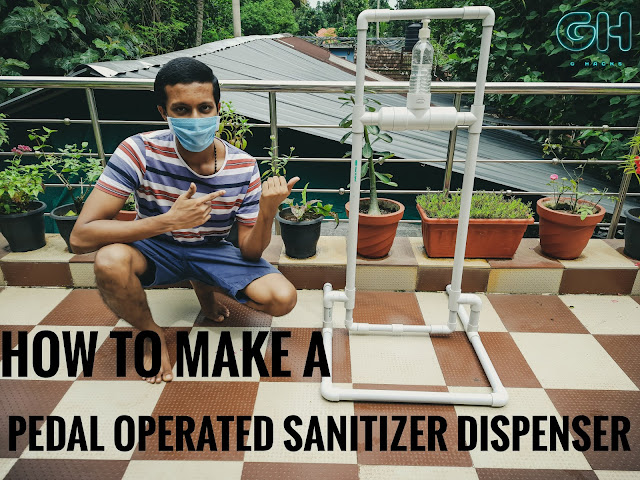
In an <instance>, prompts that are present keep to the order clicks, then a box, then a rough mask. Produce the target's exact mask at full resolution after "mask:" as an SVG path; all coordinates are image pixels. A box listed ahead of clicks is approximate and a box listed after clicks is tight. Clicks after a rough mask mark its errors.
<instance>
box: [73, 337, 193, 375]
mask: <svg viewBox="0 0 640 480" xmlns="http://www.w3.org/2000/svg"><path fill="white" fill-rule="evenodd" d="M113 331H116V332H131V333H132V336H131V338H130V339H128V340H127V342H126V357H125V358H126V366H127V371H126V376H124V377H118V376H117V375H116V345H117V341H116V339H115V338H110V337H109V338H107V339H106V340H105V341H104V343H103V344H102V345H101V346H100V348H99V349H98V351H97V352H96V356H95V360H94V363H93V372H92V374H91V376H90V377H87V376H85V374H84V372H83V373H81V374H80V376H79V377H78V380H136V381H141V380H140V376H139V375H138V374H137V372H136V368H135V357H134V345H135V339H136V335H137V334H138V333H139V330H136V329H133V328H121V327H118V328H114V329H113ZM179 331H182V332H187V333H188V332H189V331H191V329H190V328H172V327H167V328H165V329H164V333H165V336H166V339H167V348H168V350H169V358H170V360H171V365H175V363H176V334H177V332H179Z"/></svg>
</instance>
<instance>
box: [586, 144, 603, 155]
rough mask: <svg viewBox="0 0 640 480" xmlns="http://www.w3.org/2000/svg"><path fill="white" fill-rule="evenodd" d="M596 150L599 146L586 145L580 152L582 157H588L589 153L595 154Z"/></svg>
mask: <svg viewBox="0 0 640 480" xmlns="http://www.w3.org/2000/svg"><path fill="white" fill-rule="evenodd" d="M598 150H600V146H599V145H594V144H591V145H587V147H586V148H585V149H584V150H583V151H582V153H583V155H588V154H590V153H593V152H597V151H598Z"/></svg>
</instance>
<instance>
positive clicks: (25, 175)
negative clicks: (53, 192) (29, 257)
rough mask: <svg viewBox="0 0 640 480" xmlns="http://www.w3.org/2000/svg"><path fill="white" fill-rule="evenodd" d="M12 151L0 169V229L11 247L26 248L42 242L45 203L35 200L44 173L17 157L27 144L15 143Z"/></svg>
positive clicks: (24, 150)
mask: <svg viewBox="0 0 640 480" xmlns="http://www.w3.org/2000/svg"><path fill="white" fill-rule="evenodd" d="M0 128H1V127H0ZM0 145H1V143H0ZM12 151H13V153H14V157H13V158H12V159H11V160H5V163H6V164H7V165H6V167H5V168H4V170H2V171H0V233H2V235H3V236H4V237H5V238H6V239H7V241H8V242H9V248H11V250H12V251H14V252H28V251H31V250H37V249H39V248H42V247H44V246H45V244H46V240H45V236H44V232H45V230H44V212H45V210H46V208H47V205H46V204H45V203H44V202H41V201H39V200H38V194H40V193H42V192H43V191H44V186H43V177H44V175H43V169H42V166H41V165H39V164H36V165H25V164H23V163H22V158H21V157H22V155H23V153H25V152H29V151H31V148H30V147H28V146H26V145H18V146H17V147H15V148H13V149H12Z"/></svg>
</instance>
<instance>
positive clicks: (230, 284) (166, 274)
mask: <svg viewBox="0 0 640 480" xmlns="http://www.w3.org/2000/svg"><path fill="white" fill-rule="evenodd" d="M129 245H131V246H132V247H135V248H136V249H138V250H139V251H140V252H141V253H142V254H143V255H144V256H145V258H146V259H147V263H148V268H147V270H146V271H145V272H144V273H143V274H142V275H141V276H140V282H141V283H142V286H143V287H152V286H154V285H167V284H172V283H178V282H181V281H183V280H198V281H200V282H202V283H206V284H208V285H213V286H217V287H220V288H222V289H223V290H225V291H226V292H227V293H228V294H229V295H230V296H232V297H233V298H235V299H236V300H237V301H238V302H241V303H244V302H246V301H247V300H248V297H247V296H246V295H245V294H244V292H243V291H242V290H244V288H245V287H246V286H247V285H249V284H250V283H251V282H253V281H254V280H256V279H258V278H260V277H263V276H265V275H267V274H269V273H280V271H279V270H278V269H277V268H275V267H274V266H273V265H271V264H270V263H269V262H267V261H266V260H265V259H264V258H261V259H260V260H258V261H255V262H254V261H251V260H247V259H245V258H243V257H242V254H241V253H240V249H238V248H236V247H234V246H233V245H232V244H231V243H229V242H227V241H226V240H221V241H219V242H213V243H207V244H205V245H202V244H201V245H197V246H195V245H188V244H187V245H184V246H183V245H176V244H175V243H174V242H171V241H170V240H169V241H167V240H163V239H158V237H152V238H147V239H144V240H139V241H137V242H133V243H130V244H129Z"/></svg>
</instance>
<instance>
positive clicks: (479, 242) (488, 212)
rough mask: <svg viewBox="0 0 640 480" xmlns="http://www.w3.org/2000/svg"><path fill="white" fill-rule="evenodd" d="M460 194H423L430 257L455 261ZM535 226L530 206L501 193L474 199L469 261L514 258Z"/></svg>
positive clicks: (420, 206) (424, 229)
mask: <svg viewBox="0 0 640 480" xmlns="http://www.w3.org/2000/svg"><path fill="white" fill-rule="evenodd" d="M460 200H461V195H460V191H458V192H453V193H449V194H448V193H446V192H433V193H429V192H427V194H425V195H419V196H418V197H417V198H416V204H417V205H416V206H417V209H418V212H419V213H420V218H421V219H422V241H423V243H424V248H425V251H426V252H427V256H429V257H445V258H453V256H454V253H455V247H456V236H457V233H458V217H459V215H460ZM532 223H533V211H532V210H531V205H530V204H525V203H523V202H522V200H521V199H519V198H513V197H505V196H504V195H502V194H501V193H499V192H477V193H474V194H473V195H472V196H471V211H470V216H469V230H468V234H467V246H466V250H465V257H466V258H513V255H514V254H515V252H516V250H517V249H518V245H520V241H521V240H522V237H523V235H524V233H525V231H526V229H527V226H528V225H531V224H532Z"/></svg>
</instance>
